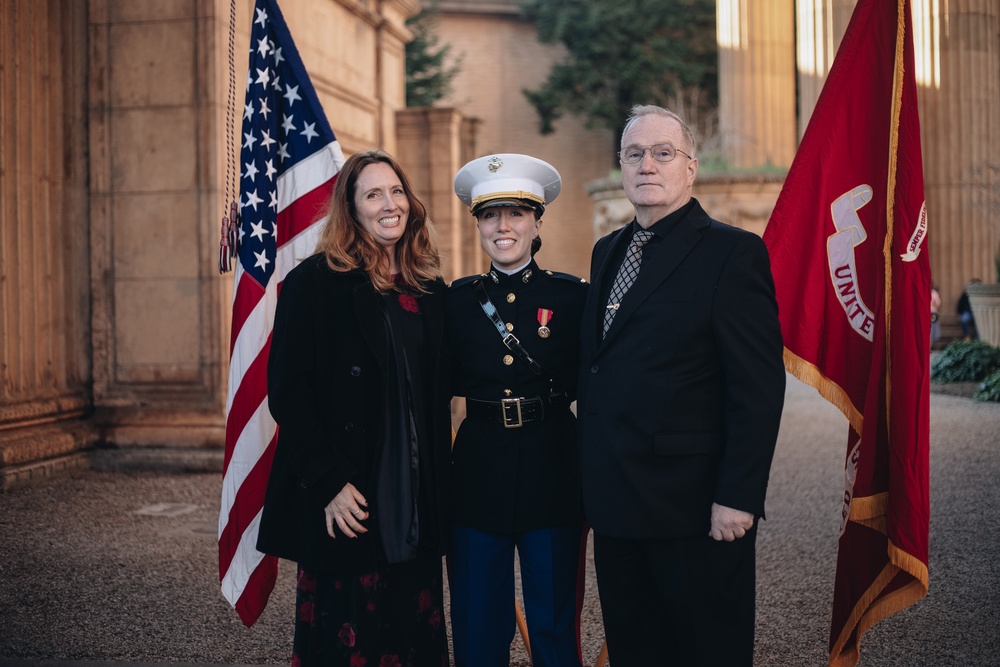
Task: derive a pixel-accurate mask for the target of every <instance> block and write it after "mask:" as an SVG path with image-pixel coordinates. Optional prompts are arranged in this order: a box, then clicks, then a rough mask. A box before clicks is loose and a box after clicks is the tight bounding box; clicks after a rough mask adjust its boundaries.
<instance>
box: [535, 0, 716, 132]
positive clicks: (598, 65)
mask: <svg viewBox="0 0 1000 667" xmlns="http://www.w3.org/2000/svg"><path fill="white" fill-rule="evenodd" d="M520 1H521V7H522V9H523V11H524V13H525V14H526V15H527V17H528V18H530V19H531V20H532V21H534V23H535V25H536V26H537V29H538V37H539V40H540V41H541V42H543V43H547V44H562V45H564V46H565V47H566V50H567V55H566V58H565V59H564V60H563V61H562V62H559V63H556V64H555V65H554V66H553V67H552V69H551V71H550V72H549V76H548V78H547V79H546V81H545V82H544V83H543V84H542V86H541V87H540V88H538V89H536V90H525V91H524V94H525V96H526V97H527V98H528V100H530V102H531V103H532V105H534V107H535V109H536V110H537V112H538V116H539V121H540V122H539V128H540V130H541V132H542V133H543V134H547V133H549V132H552V131H553V123H554V122H555V121H556V120H557V119H558V118H559V117H560V116H562V114H563V113H566V112H569V113H572V114H577V115H580V116H583V117H584V118H585V120H586V124H587V126H588V127H605V128H608V129H611V130H612V131H614V132H616V133H617V132H618V131H619V130H620V129H621V127H622V124H623V122H624V119H625V117H626V115H627V114H628V110H629V109H630V108H631V107H632V106H633V105H634V104H659V105H661V106H666V107H671V108H675V110H676V106H677V105H678V103H682V104H684V105H686V106H689V107H690V106H696V107H699V108H694V109H692V108H689V109H687V111H688V114H694V115H702V114H704V113H705V112H706V111H708V110H711V109H714V108H715V107H716V105H717V99H718V48H717V46H716V40H715V2H714V0H520ZM689 120H690V119H689Z"/></svg>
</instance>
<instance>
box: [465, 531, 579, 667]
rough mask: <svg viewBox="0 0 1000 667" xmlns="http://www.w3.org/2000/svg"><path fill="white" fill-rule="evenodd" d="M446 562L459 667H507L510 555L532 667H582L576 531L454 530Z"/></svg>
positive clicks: (513, 626) (511, 628)
mask: <svg viewBox="0 0 1000 667" xmlns="http://www.w3.org/2000/svg"><path fill="white" fill-rule="evenodd" d="M452 537H453V541H452V551H451V555H450V556H449V559H448V564H449V585H450V589H451V632H452V639H453V642H454V647H455V664H456V666H457V667H494V666H495V667H508V665H509V664H510V643H511V641H512V640H513V639H514V632H515V629H516V622H515V618H514V549H515V547H516V548H517V553H518V557H519V558H520V562H521V589H522V594H523V596H524V608H525V617H526V621H527V624H528V637H529V639H530V644H531V664H532V665H534V667H580V665H581V663H580V655H579V644H578V642H577V634H576V579H577V569H578V560H579V557H580V537H581V533H580V528H579V527H576V528H567V527H557V528H545V529H542V530H533V531H530V532H527V533H520V534H517V535H514V536H512V537H508V536H504V535H496V534H493V533H487V532H483V531H479V530H475V529H472V528H465V527H462V526H455V527H454V528H453V530H452Z"/></svg>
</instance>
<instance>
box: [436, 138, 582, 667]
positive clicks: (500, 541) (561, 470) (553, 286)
mask: <svg viewBox="0 0 1000 667" xmlns="http://www.w3.org/2000/svg"><path fill="white" fill-rule="evenodd" d="M560 186H561V180H560V177H559V173H558V172H557V171H556V170H555V169H554V168H553V167H552V166H551V165H549V164H548V163H546V162H543V161H541V160H538V159H535V158H532V157H529V156H527V155H513V154H503V155H494V156H487V157H483V158H480V159H477V160H473V161H472V162H470V163H468V164H467V165H465V166H464V167H462V169H461V170H459V172H458V174H457V175H456V177H455V192H456V194H458V197H459V199H461V200H462V201H463V202H464V203H465V204H466V205H468V206H469V208H470V210H471V211H472V214H473V215H474V216H475V217H476V223H477V226H478V228H479V235H480V239H481V241H482V244H483V248H485V250H486V253H487V254H488V255H489V256H490V258H491V259H492V266H491V267H490V271H489V273H484V274H481V275H475V276H469V277H467V278H462V279H460V280H456V281H455V282H454V283H453V284H452V286H451V289H450V290H449V291H448V296H447V313H448V334H449V338H450V343H451V346H452V356H453V363H454V379H453V382H454V394H455V395H456V396H465V397H466V418H465V421H463V422H462V424H461V427H460V428H459V431H458V434H457V436H456V439H455V445H454V450H453V462H454V464H453V471H452V472H453V483H454V486H455V494H454V502H453V505H452V511H453V520H454V526H453V530H452V536H453V550H452V552H451V555H450V557H449V566H450V582H451V615H452V636H453V639H454V649H455V660H456V664H457V665H459V666H463V665H464V666H465V667H490V666H493V665H496V666H497V667H507V665H508V664H509V659H510V643H511V640H512V639H513V637H514V631H515V618H514V614H515V612H514V604H515V603H514V548H515V547H517V552H518V556H519V558H520V564H521V582H522V590H523V596H524V605H525V613H526V616H527V625H528V635H529V638H530V645H531V658H532V664H533V665H535V666H536V667H546V666H560V667H565V666H568V665H575V666H577V667H579V665H580V655H579V640H578V636H577V623H576V608H577V605H576V581H577V570H578V560H579V552H580V544H581V518H580V500H579V487H578V484H579V482H578V476H579V470H578V463H577V445H576V417H575V416H574V415H573V414H572V413H571V412H570V410H569V405H570V402H571V401H573V400H574V398H575V396H576V374H577V365H578V362H579V356H580V317H581V313H582V310H583V302H584V299H585V297H586V291H587V285H586V283H585V281H583V280H581V279H580V278H576V277H574V276H570V275H567V274H563V273H556V272H553V271H545V270H542V269H540V268H539V267H538V265H537V264H536V263H535V261H534V259H533V257H532V256H533V246H534V247H537V245H540V241H539V240H538V232H539V230H540V229H541V226H542V219H541V216H542V213H543V211H544V207H545V205H546V204H548V203H549V202H551V201H552V200H553V199H555V197H556V195H557V194H559V189H560ZM491 315H492V316H491Z"/></svg>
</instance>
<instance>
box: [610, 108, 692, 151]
mask: <svg viewBox="0 0 1000 667" xmlns="http://www.w3.org/2000/svg"><path fill="white" fill-rule="evenodd" d="M643 116H662V117H663V118H672V119H673V120H675V121H677V124H678V125H680V126H681V132H683V133H684V139H685V141H687V142H688V146H689V147H690V148H691V155H697V152H698V144H697V142H696V141H695V139H694V131H693V130H692V129H691V128H690V127H689V126H688V124H687V123H685V122H684V119H683V118H681V117H680V116H678V115H677V114H675V113H674V112H673V111H671V110H670V109H664V108H663V107H661V106H657V105H655V104H636V105H635V106H634V107H632V108H631V109H629V114H628V118H627V119H625V129H623V130H622V138H621V142H619V143H624V141H625V135H626V134H627V133H628V131H629V128H631V127H632V125H633V124H635V121H637V120H639V119H640V118H642V117H643ZM622 148H624V146H622Z"/></svg>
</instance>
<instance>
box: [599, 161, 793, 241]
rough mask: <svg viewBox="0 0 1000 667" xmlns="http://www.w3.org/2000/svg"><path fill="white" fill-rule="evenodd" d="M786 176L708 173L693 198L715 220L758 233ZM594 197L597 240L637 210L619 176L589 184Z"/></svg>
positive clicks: (764, 224)
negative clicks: (627, 195) (630, 201)
mask: <svg viewBox="0 0 1000 667" xmlns="http://www.w3.org/2000/svg"><path fill="white" fill-rule="evenodd" d="M782 183H784V175H780V174H775V175H768V176H762V175H756V174H754V175H738V174H705V175H703V176H698V180H697V181H696V182H695V184H694V192H693V195H694V197H695V198H696V199H697V200H698V201H699V203H701V205H702V207H703V208H704V209H705V211H707V212H708V214H709V215H710V216H712V217H713V218H715V219H716V220H721V221H722V222H725V223H726V224H728V225H732V226H733V227H739V228H740V229H745V230H747V231H750V232H753V233H754V234H757V235H759V236H762V235H763V234H764V228H765V227H766V226H767V221H768V218H770V217H771V212H772V211H773V210H774V204H775V202H776V201H777V200H778V193H779V192H781V186H782ZM587 192H588V193H589V194H590V197H591V199H593V200H594V217H593V220H592V229H593V234H594V240H595V241H596V240H597V239H599V238H601V237H602V236H604V235H606V234H609V233H610V232H613V231H614V230H616V229H619V228H620V227H623V226H624V225H627V224H628V223H630V222H631V221H632V218H634V217H635V209H634V208H632V204H631V203H629V200H628V198H626V197H625V190H624V189H623V188H622V182H621V179H620V178H602V179H600V180H597V181H592V182H590V183H588V184H587Z"/></svg>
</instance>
